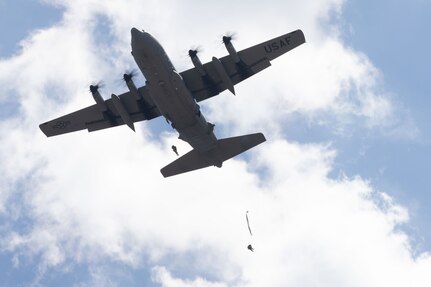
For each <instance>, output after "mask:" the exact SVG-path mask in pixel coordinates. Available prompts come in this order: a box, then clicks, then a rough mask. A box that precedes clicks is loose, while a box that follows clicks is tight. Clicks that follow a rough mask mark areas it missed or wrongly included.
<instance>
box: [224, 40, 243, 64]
mask: <svg viewBox="0 0 431 287" xmlns="http://www.w3.org/2000/svg"><path fill="white" fill-rule="evenodd" d="M223 44H224V45H225V47H226V49H227V51H228V52H229V55H230V56H231V57H232V59H233V61H234V62H235V64H238V63H239V62H240V61H241V59H240V58H239V55H238V53H237V52H236V50H235V47H234V46H233V45H232V36H223Z"/></svg>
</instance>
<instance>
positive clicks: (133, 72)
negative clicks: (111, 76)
mask: <svg viewBox="0 0 431 287" xmlns="http://www.w3.org/2000/svg"><path fill="white" fill-rule="evenodd" d="M137 74H138V72H137V71H136V69H133V70H129V71H126V73H124V75H123V81H124V82H126V83H128V82H130V81H131V80H132V79H133V78H134V77H135V76H136V75H137Z"/></svg>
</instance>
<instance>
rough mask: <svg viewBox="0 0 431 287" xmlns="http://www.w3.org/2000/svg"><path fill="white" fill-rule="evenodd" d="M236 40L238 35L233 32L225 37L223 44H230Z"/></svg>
mask: <svg viewBox="0 0 431 287" xmlns="http://www.w3.org/2000/svg"><path fill="white" fill-rule="evenodd" d="M235 39H236V34H235V33H233V32H228V33H226V35H224V36H223V38H222V40H223V44H229V43H230V42H231V41H232V40H235Z"/></svg>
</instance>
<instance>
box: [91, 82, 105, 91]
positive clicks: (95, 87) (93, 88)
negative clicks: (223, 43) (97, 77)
mask: <svg viewBox="0 0 431 287" xmlns="http://www.w3.org/2000/svg"><path fill="white" fill-rule="evenodd" d="M103 86H104V84H103V83H102V82H97V83H93V84H91V85H90V92H91V93H92V94H94V93H96V92H97V91H98V90H99V89H100V88H103Z"/></svg>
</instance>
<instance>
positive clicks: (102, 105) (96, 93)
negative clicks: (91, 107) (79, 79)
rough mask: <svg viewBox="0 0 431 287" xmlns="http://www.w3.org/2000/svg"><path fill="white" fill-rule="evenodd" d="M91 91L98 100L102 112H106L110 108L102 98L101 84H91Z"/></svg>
mask: <svg viewBox="0 0 431 287" xmlns="http://www.w3.org/2000/svg"><path fill="white" fill-rule="evenodd" d="M90 92H91V95H92V96H93V98H94V100H95V101H96V104H97V107H98V108H99V110H100V111H101V112H105V111H107V110H108V107H107V106H106V103H105V100H104V99H103V98H102V96H101V95H100V93H99V86H98V85H91V86H90Z"/></svg>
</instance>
